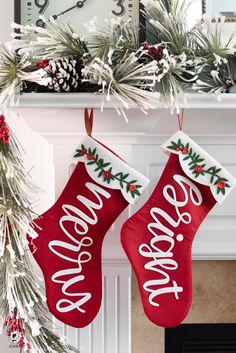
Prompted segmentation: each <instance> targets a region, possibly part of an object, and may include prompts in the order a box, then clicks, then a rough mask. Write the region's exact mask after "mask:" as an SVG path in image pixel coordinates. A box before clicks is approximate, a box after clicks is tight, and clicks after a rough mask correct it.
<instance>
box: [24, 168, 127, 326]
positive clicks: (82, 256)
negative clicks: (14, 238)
mask: <svg viewBox="0 0 236 353" xmlns="http://www.w3.org/2000/svg"><path fill="white" fill-rule="evenodd" d="M89 183H90V184H89ZM91 185H92V190H93V191H91ZM94 187H95V188H96V187H98V188H99V189H96V190H95V191H94ZM101 190H102V192H101ZM104 193H105V196H104ZM108 195H109V196H108ZM78 197H79V199H78ZM85 199H87V201H86V200H85ZM88 200H89V201H88ZM88 202H89V204H88ZM86 203H87V205H86ZM127 205H128V202H127V201H126V200H125V199H124V197H123V196H122V194H121V192H120V190H112V189H109V188H107V187H104V186H101V185H99V184H97V183H96V182H95V181H94V180H93V179H91V177H90V176H89V175H88V173H87V171H86V168H85V165H84V163H81V162H79V163H78V164H77V166H76V168H75V170H74V172H73V174H72V176H71V177H70V179H69V181H68V183H67V185H66V187H65V189H64V191H63V192H62V194H61V196H60V197H59V198H58V200H57V201H56V203H55V204H54V205H53V207H51V208H50V209H49V210H48V211H47V212H45V213H44V214H43V215H42V216H41V217H39V218H38V219H36V220H35V221H34V223H35V224H36V225H37V227H40V229H37V228H36V230H37V232H38V234H39V237H38V238H37V239H35V240H33V241H31V240H30V239H29V242H30V249H31V251H32V252H33V255H34V257H35V259H36V261H37V263H38V264H39V266H40V268H41V270H42V272H43V275H44V279H45V283H46V297H47V305H48V308H49V310H50V312H51V313H52V314H53V315H54V316H55V317H56V318H57V319H58V320H60V321H62V322H63V323H65V324H67V325H70V326H73V327H77V328H82V327H85V326H87V325H88V324H89V323H91V322H92V321H93V319H94V318H95V316H96V315H97V313H98V311H99V308H100V305H101V298H102V275H101V274H102V271H101V248H102V242H103V239H104V236H105V234H106V232H107V231H108V229H109V228H110V226H111V225H112V223H113V222H114V221H115V219H116V218H117V217H118V216H119V214H120V213H121V212H122V211H123V210H124V208H125V207H126V206H127ZM63 207H64V209H63ZM55 241H56V243H55ZM52 249H54V252H53V251H52ZM65 270H68V271H67V273H65V272H58V271H65ZM55 274H56V277H55ZM53 276H54V277H53ZM53 279H54V281H53ZM90 295H91V298H89V296H90ZM83 299H85V302H84V303H83V302H81V300H82V301H83ZM74 303H75V308H73V304H74ZM76 303H77V304H76ZM58 305H59V309H60V310H58V308H57V306H58ZM63 308H67V309H66V310H65V312H63ZM69 309H71V310H69Z"/></svg>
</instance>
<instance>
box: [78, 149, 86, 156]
mask: <svg viewBox="0 0 236 353" xmlns="http://www.w3.org/2000/svg"><path fill="white" fill-rule="evenodd" d="M86 153H87V150H81V151H80V153H79V154H80V156H84V155H85V154H86Z"/></svg>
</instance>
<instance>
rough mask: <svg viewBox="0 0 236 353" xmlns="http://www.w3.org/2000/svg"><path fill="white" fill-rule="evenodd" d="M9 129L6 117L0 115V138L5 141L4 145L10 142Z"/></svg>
mask: <svg viewBox="0 0 236 353" xmlns="http://www.w3.org/2000/svg"><path fill="white" fill-rule="evenodd" d="M9 137H10V133H9V129H8V127H7V124H6V123H5V117H4V116H3V115H1V116H0V140H2V141H3V143H4V145H8V144H9Z"/></svg>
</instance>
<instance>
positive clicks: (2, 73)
mask: <svg viewBox="0 0 236 353" xmlns="http://www.w3.org/2000/svg"><path fill="white" fill-rule="evenodd" d="M25 81H30V82H36V83H38V84H40V85H47V84H48V78H47V77H46V73H45V72H44V71H43V70H36V71H35V69H34V71H33V72H32V68H31V62H30V60H29V56H28V54H24V55H23V56H19V55H17V54H16V52H15V51H14V50H11V49H9V48H8V47H6V46H4V45H0V105H2V104H8V103H11V102H12V101H14V99H15V98H16V97H17V96H18V95H19V94H20V91H21V89H22V87H23V85H24V82H25Z"/></svg>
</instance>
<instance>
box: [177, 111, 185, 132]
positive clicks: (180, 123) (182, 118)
mask: <svg viewBox="0 0 236 353" xmlns="http://www.w3.org/2000/svg"><path fill="white" fill-rule="evenodd" d="M177 118H178V125H179V130H180V131H182V130H183V123H184V109H182V110H181V113H178V114H177Z"/></svg>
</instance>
